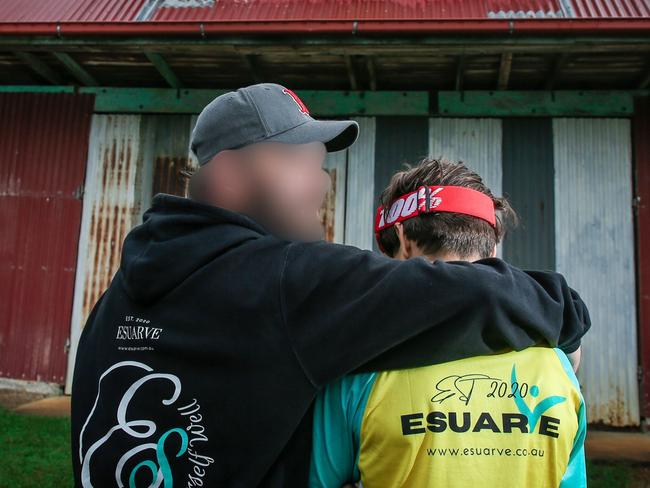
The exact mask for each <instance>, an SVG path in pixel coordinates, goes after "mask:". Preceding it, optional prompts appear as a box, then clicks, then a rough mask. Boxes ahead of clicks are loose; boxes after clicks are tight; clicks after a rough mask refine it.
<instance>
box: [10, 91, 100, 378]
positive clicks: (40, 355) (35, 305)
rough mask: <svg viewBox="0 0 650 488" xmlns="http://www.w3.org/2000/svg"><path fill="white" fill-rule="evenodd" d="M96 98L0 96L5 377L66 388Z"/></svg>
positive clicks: (36, 95) (79, 96)
mask: <svg viewBox="0 0 650 488" xmlns="http://www.w3.org/2000/svg"><path fill="white" fill-rule="evenodd" d="M93 105H94V96H92V95H73V94H16V93H4V94H0V141H2V144H0V229H2V231H1V232H0V297H1V300H0V376H2V377H9V378H17V379H27V380H39V381H48V382H55V383H62V382H63V378H64V375H65V369H66V360H67V357H66V353H65V346H66V340H67V338H68V334H69V332H70V314H71V310H72V296H73V287H74V276H75V268H76V262H77V243H78V239H79V224H80V218H81V199H80V197H79V192H80V189H81V188H80V187H81V184H82V182H83V178H84V173H85V167H86V154H87V147H88V133H89V129H90V117H91V115H92V111H93Z"/></svg>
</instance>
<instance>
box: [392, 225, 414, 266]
mask: <svg viewBox="0 0 650 488" xmlns="http://www.w3.org/2000/svg"><path fill="white" fill-rule="evenodd" d="M395 232H396V233H397V238H398V239H399V251H398V253H401V255H402V256H401V257H402V258H404V259H409V258H411V257H413V243H412V242H411V241H410V240H409V239H408V238H407V237H406V235H404V226H403V225H402V223H401V222H396V223H395Z"/></svg>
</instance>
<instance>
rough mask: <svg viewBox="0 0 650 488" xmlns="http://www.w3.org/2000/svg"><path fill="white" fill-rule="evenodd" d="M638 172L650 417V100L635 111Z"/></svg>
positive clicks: (644, 397)
mask: <svg viewBox="0 0 650 488" xmlns="http://www.w3.org/2000/svg"><path fill="white" fill-rule="evenodd" d="M633 124H634V125H633V130H634V159H635V169H636V195H635V196H636V197H637V207H636V237H637V259H638V261H637V273H638V275H637V280H638V290H639V357H640V358H641V364H640V366H641V389H640V392H639V393H640V399H641V415H642V416H644V417H650V139H648V134H650V98H648V97H645V98H639V99H637V101H636V103H635V107H634V120H633Z"/></svg>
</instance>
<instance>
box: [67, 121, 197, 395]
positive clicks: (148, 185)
mask: <svg viewBox="0 0 650 488" xmlns="http://www.w3.org/2000/svg"><path fill="white" fill-rule="evenodd" d="M193 120H195V118H192V117H191V116H190V115H118V114H108V115H99V114H98V115H94V116H93V121H92V131H91V134H90V142H89V151H88V164H87V166H88V170H87V174H86V183H85V191H84V202H83V216H82V224H81V232H80V236H79V243H80V252H79V257H78V260H77V276H76V281H75V294H74V304H73V314H72V325H71V344H72V348H71V354H70V361H69V366H68V380H67V382H66V389H67V390H69V388H70V385H71V380H72V373H73V362H74V357H75V355H76V347H77V344H78V342H79V336H80V334H81V330H82V328H83V325H84V323H85V322H86V320H87V318H88V315H89V314H90V312H91V310H92V308H93V307H94V305H95V303H96V302H97V300H98V299H99V297H100V296H101V295H102V293H103V292H104V290H106V288H107V287H108V285H109V284H110V281H111V279H112V277H113V275H114V274H115V271H116V270H117V268H118V266H119V263H120V252H121V249H122V242H123V241H124V238H125V237H126V234H127V233H128V232H129V230H131V228H132V227H134V226H135V225H137V224H138V223H140V222H141V217H142V213H143V212H144V211H145V210H146V209H147V208H148V207H149V204H150V202H151V197H152V196H153V195H154V194H155V193H159V192H165V193H172V194H177V195H184V194H185V190H186V187H187V183H186V179H185V178H184V177H183V176H182V171H184V170H187V169H190V168H191V167H192V165H193V164H195V159H194V158H193V157H192V158H191V157H190V155H189V150H188V147H189V136H190V125H191V123H192V121H193Z"/></svg>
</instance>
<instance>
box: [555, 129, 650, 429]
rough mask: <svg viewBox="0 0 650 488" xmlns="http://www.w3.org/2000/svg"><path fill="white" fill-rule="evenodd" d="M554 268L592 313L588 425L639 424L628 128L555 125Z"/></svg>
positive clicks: (586, 349)
mask: <svg viewBox="0 0 650 488" xmlns="http://www.w3.org/2000/svg"><path fill="white" fill-rule="evenodd" d="M553 138H554V158H555V216H556V217H555V225H556V262H557V269H558V271H559V272H561V273H563V274H565V276H566V278H567V280H568V281H569V283H570V284H571V286H573V287H574V288H575V289H576V290H577V291H578V292H579V293H580V295H581V296H582V298H583V299H584V301H585V303H586V304H587V306H588V307H589V310H590V313H591V319H592V323H593V325H592V329H591V331H590V332H589V333H588V334H587V336H586V337H585V339H584V341H583V360H582V366H581V368H580V372H579V378H580V381H581V384H582V387H583V393H584V396H585V401H586V405H587V418H588V421H589V422H603V423H605V424H607V425H612V426H626V425H638V424H639V396H638V395H639V392H638V383H637V381H638V380H637V364H638V362H637V341H636V337H637V326H636V309H635V305H636V304H635V294H636V293H635V277H634V242H633V221H632V217H633V216H632V208H631V205H632V186H631V185H632V174H631V143H630V122H629V121H628V120H622V119H555V120H554V121H553Z"/></svg>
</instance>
